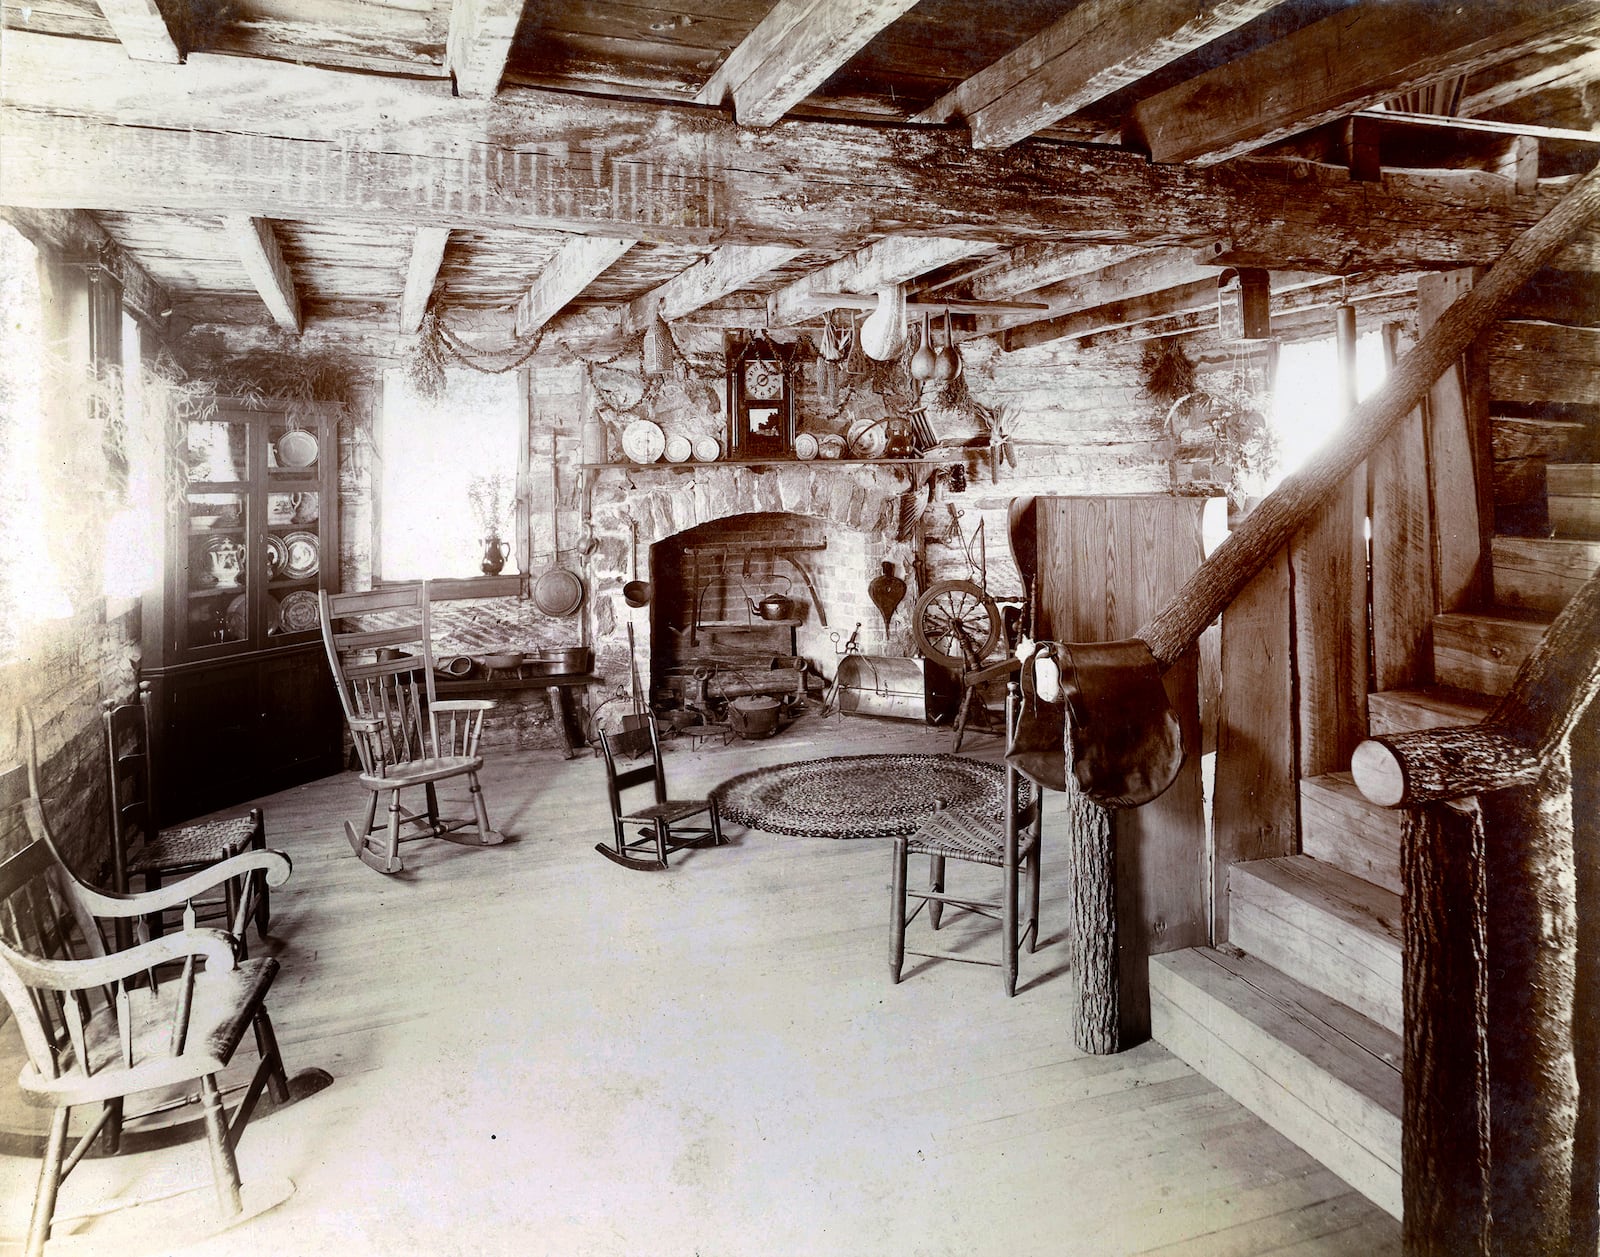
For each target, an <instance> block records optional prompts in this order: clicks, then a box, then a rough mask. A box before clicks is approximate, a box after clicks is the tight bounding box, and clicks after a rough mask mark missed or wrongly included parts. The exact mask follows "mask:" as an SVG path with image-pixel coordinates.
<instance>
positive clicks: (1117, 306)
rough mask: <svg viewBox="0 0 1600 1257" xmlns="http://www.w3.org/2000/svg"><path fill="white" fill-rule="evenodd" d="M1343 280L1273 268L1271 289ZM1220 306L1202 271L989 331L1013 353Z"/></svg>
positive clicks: (1282, 290) (1211, 280)
mask: <svg viewBox="0 0 1600 1257" xmlns="http://www.w3.org/2000/svg"><path fill="white" fill-rule="evenodd" d="M1197 269H1202V270H1203V269H1205V268H1197ZM1178 273H1180V272H1179V271H1176V270H1175V272H1174V274H1175V275H1176V274H1178ZM1339 282H1340V280H1339V277H1338V276H1336V275H1318V274H1310V273H1307V272H1303V271H1285V272H1274V273H1273V276H1272V292H1273V294H1274V295H1275V296H1282V295H1283V294H1285V293H1288V292H1292V291H1297V290H1299V289H1302V288H1311V287H1316V286H1319V285H1325V284H1333V285H1335V286H1336V287H1337V285H1338V284H1339ZM1085 291H1087V289H1086V290H1085ZM1216 305H1217V278H1216V275H1215V274H1213V275H1209V276H1204V275H1203V276H1201V277H1200V278H1196V279H1191V280H1188V281H1186V282H1182V283H1178V284H1175V285H1173V286H1171V287H1167V288H1162V289H1156V290H1151V289H1146V290H1145V291H1143V292H1137V293H1131V294H1130V295H1128V296H1125V297H1122V298H1119V299H1116V300H1112V301H1107V302H1105V303H1104V304H1101V305H1096V306H1092V307H1088V308H1083V309H1077V310H1071V311H1068V312H1067V313H1065V314H1058V315H1055V316H1054V317H1052V318H1048V319H1038V320H1034V321H1031V322H1028V323H1025V324H1022V325H1020V326H1015V325H1014V326H1011V327H1007V328H1004V329H1001V328H990V329H988V330H990V331H998V332H1000V343H1001V346H1002V347H1003V348H1004V349H1006V350H1007V351H1012V350H1017V349H1027V348H1029V347H1030V346H1033V345H1043V344H1046V343H1048V342H1049V341H1053V340H1081V339H1082V338H1083V337H1085V336H1093V335H1095V334H1096V333H1098V332H1104V331H1109V330H1112V329H1114V328H1119V327H1127V326H1129V325H1131V324H1135V323H1148V322H1150V321H1151V320H1153V319H1162V318H1166V317H1168V316H1170V315H1175V314H1181V313H1183V312H1184V311H1188V310H1199V309H1203V308H1207V307H1209V308H1211V309H1212V310H1215V309H1216ZM1012 323H1013V324H1015V323H1016V320H1012Z"/></svg>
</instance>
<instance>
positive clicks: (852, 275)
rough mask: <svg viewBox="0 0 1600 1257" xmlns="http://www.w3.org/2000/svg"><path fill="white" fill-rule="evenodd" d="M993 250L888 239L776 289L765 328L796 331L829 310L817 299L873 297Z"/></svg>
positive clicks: (978, 244)
mask: <svg viewBox="0 0 1600 1257" xmlns="http://www.w3.org/2000/svg"><path fill="white" fill-rule="evenodd" d="M993 247H994V246H993V245H992V244H989V243H986V242H985V241H982V240H951V239H944V238H941V237H938V236H890V237H889V238H887V239H884V240H879V241H876V242H874V243H873V244H869V245H867V246H866V247H865V248H862V249H857V250H856V251H855V252H854V253H852V254H851V255H850V256H849V257H845V258H840V259H839V260H838V261H837V262H834V263H832V264H830V265H828V266H824V267H822V268H821V269H820V270H815V271H812V272H811V273H810V274H809V275H806V276H804V277H803V278H801V279H798V280H796V281H795V282H794V283H792V284H789V285H787V286H786V287H783V288H780V289H778V291H777V292H775V293H773V294H772V295H771V296H770V297H768V298H767V326H769V327H795V326H797V325H799V324H801V323H809V322H811V321H812V320H814V319H817V318H819V317H821V315H822V313H823V311H825V310H827V309H828V308H829V307H828V304H827V299H826V297H824V296H821V295H819V294H825V293H831V292H855V293H869V292H876V291H877V290H878V289H880V288H887V287H889V286H890V285H892V284H903V283H905V282H906V281H907V280H909V279H915V278H916V277H917V276H918V275H926V274H927V273H928V272H929V271H932V270H937V269H938V268H939V267H941V266H948V265H949V264H950V263H951V262H959V261H961V260H962V259H963V258H969V257H972V256H974V255H975V254H979V253H988V252H990V251H991V250H992V249H993Z"/></svg>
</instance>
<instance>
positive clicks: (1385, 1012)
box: [1228, 866, 1405, 1034]
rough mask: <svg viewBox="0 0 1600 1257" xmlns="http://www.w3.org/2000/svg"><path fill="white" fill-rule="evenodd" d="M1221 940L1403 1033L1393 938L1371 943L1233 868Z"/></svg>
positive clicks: (1312, 905) (1335, 919)
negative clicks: (1224, 936) (1224, 937)
mask: <svg viewBox="0 0 1600 1257" xmlns="http://www.w3.org/2000/svg"><path fill="white" fill-rule="evenodd" d="M1228 923H1229V924H1228V941H1229V942H1231V943H1232V944H1234V945H1235V946H1236V947H1239V948H1241V949H1243V950H1244V951H1247V952H1249V953H1250V954H1251V955H1252V956H1255V957H1256V958H1257V959H1259V960H1264V961H1266V962H1267V963H1268V964H1269V965H1271V966H1272V967H1273V968H1275V969H1281V970H1282V971H1283V972H1284V973H1287V974H1288V975H1289V976H1290V977H1292V978H1294V979H1295V980H1296V981H1299V982H1304V983H1305V984H1306V985H1307V986H1309V987H1312V988H1313V989H1315V990H1318V991H1321V992H1322V993H1323V994H1324V995H1327V996H1329V997H1330V998H1332V999H1336V1000H1339V1001H1340V1002H1341V1003H1344V1004H1348V1005H1349V1006H1350V1007H1351V1008H1353V1009H1355V1010H1356V1011H1357V1012H1359V1013H1361V1014H1362V1015H1363V1016H1366V1017H1370V1018H1372V1020H1373V1021H1375V1022H1377V1023H1378V1024H1379V1025H1380V1026H1385V1027H1387V1028H1388V1029H1390V1030H1393V1031H1394V1032H1395V1033H1396V1034H1400V1033H1401V1032H1402V1031H1403V1030H1404V1028H1405V1013H1404V1005H1403V1003H1402V1000H1401V994H1400V984H1401V960H1400V946H1399V943H1398V941H1397V940H1393V939H1387V938H1382V937H1375V936H1373V935H1371V934H1367V933H1364V932H1362V931H1361V930H1359V929H1358V928H1356V927H1354V926H1352V925H1351V924H1350V923H1349V922H1347V921H1344V920H1341V919H1340V918H1339V917H1337V916H1335V915H1333V914H1331V913H1328V912H1324V911H1322V910H1321V909H1320V907H1319V906H1318V905H1317V904H1315V903H1311V902H1308V901H1306V900H1304V899H1297V898H1295V897H1294V896H1293V895H1292V894H1290V893H1288V892H1286V891H1285V890H1284V889H1283V888H1281V887H1278V886H1274V885H1271V884H1269V883H1267V882H1265V881H1263V880H1262V879H1260V878H1258V877H1253V876H1251V875H1250V874H1248V873H1247V872H1245V870H1244V867H1243V866H1235V867H1234V870H1233V876H1232V879H1231V882H1230V889H1229V906H1228Z"/></svg>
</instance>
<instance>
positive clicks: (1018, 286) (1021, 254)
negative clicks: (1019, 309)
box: [920, 244, 1147, 301]
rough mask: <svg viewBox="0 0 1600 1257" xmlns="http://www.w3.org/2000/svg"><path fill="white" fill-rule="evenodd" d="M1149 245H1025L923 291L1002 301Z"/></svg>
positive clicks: (1124, 257) (1121, 258)
mask: <svg viewBox="0 0 1600 1257" xmlns="http://www.w3.org/2000/svg"><path fill="white" fill-rule="evenodd" d="M1146 248H1147V246H1145V245H1137V244H1025V245H1021V246H1019V247H1018V248H1015V249H1012V250H1010V251H1009V252H1007V253H1004V254H1001V255H1000V256H998V257H992V258H986V259H983V260H982V261H979V262H977V263H975V264H974V265H973V266H971V267H970V268H968V269H967V270H965V271H963V272H962V273H961V274H959V275H955V276H952V277H951V278H949V279H947V280H945V281H943V282H942V283H939V284H936V285H933V286H931V287H924V288H921V289H920V291H921V292H923V293H925V294H930V295H931V294H933V293H936V292H943V291H946V290H949V289H954V290H955V294H956V295H959V296H962V297H970V298H971V299H973V300H975V301H988V300H1003V299H1004V298H1006V297H1015V296H1017V295H1018V294H1020V293H1025V292H1034V291H1037V290H1038V289H1040V288H1045V287H1048V286H1049V285H1051V284H1058V283H1060V282H1061V281H1062V280H1065V279H1071V278H1072V277H1073V276H1075V275H1087V274H1089V273H1090V272H1091V271H1098V270H1100V269H1102V268H1103V267H1107V266H1111V265H1113V264H1115V263H1117V262H1122V261H1126V260H1127V259H1128V258H1131V257H1137V256H1138V255H1139V254H1141V253H1143V252H1145V251H1146Z"/></svg>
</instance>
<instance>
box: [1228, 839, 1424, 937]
mask: <svg viewBox="0 0 1600 1257" xmlns="http://www.w3.org/2000/svg"><path fill="white" fill-rule="evenodd" d="M1233 867H1234V870H1235V871H1243V873H1244V875H1245V876H1246V877H1247V878H1254V879H1256V880H1257V881H1260V882H1264V883H1266V884H1268V885H1271V886H1272V887H1274V888H1276V889H1277V890H1279V891H1282V892H1284V893H1286V894H1292V895H1294V896H1295V897H1296V898H1298V899H1301V900H1303V901H1305V902H1307V903H1310V904H1312V905H1313V906H1315V907H1316V908H1317V909H1318V910H1319V911H1322V912H1325V913H1327V914H1328V915H1330V916H1333V917H1337V918H1338V919H1339V921H1340V922H1342V923H1343V924H1345V925H1347V926H1349V927H1350V928H1352V929H1355V930H1359V931H1360V932H1361V934H1363V935H1364V936H1366V937H1367V938H1369V939H1371V940H1372V941H1373V942H1375V943H1377V944H1379V945H1380V946H1382V947H1383V948H1384V949H1386V950H1387V949H1391V948H1392V949H1393V951H1394V954H1395V955H1396V956H1397V957H1398V956H1399V954H1400V938H1401V934H1400V903H1401V900H1400V896H1399V895H1397V894H1395V893H1394V892H1393V891H1392V890H1389V889H1387V888H1385V887H1383V886H1379V885H1378V884H1377V883H1376V882H1369V881H1368V880H1367V879H1366V878H1363V877H1357V876H1356V875H1355V874H1354V873H1349V872H1346V871H1345V870H1344V869H1341V868H1339V867H1337V866H1336V865H1333V864H1328V863H1326V862H1325V861H1322V860H1318V859H1314V858H1313V857H1311V856H1307V855H1288V856H1275V857H1273V858H1272V859H1269V860H1250V861H1247V862H1245V863H1243V864H1236V865H1234V866H1233Z"/></svg>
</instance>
